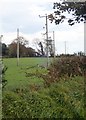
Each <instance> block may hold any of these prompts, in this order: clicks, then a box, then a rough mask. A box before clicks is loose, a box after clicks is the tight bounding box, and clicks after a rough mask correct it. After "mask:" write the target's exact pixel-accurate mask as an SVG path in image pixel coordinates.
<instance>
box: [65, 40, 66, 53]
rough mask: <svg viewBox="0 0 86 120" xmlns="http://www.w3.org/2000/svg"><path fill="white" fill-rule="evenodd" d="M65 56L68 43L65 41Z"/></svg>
mask: <svg viewBox="0 0 86 120" xmlns="http://www.w3.org/2000/svg"><path fill="white" fill-rule="evenodd" d="M65 55H66V41H65Z"/></svg>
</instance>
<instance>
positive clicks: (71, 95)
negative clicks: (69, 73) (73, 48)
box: [2, 58, 84, 120]
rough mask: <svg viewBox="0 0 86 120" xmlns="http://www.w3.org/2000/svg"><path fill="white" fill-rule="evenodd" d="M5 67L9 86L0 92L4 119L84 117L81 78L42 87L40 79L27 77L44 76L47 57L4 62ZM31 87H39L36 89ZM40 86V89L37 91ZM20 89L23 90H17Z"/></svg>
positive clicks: (82, 80)
mask: <svg viewBox="0 0 86 120" xmlns="http://www.w3.org/2000/svg"><path fill="white" fill-rule="evenodd" d="M3 62H4V64H5V65H6V66H7V67H8V69H7V71H6V74H5V78H6V79H7V81H8V83H7V85H6V86H5V89H4V91H3V111H2V113H3V117H14V118H17V117H19V118H22V117H26V119H27V117H31V118H37V117H38V118H52V119H53V118H60V119H61V118H67V119H68V118H69V119H70V118H73V120H75V119H78V120H79V119H80V118H84V78H83V77H80V76H76V77H73V78H69V79H67V80H64V79H62V78H61V80H59V81H58V82H55V83H52V84H51V85H50V86H49V87H46V88H45V87H44V86H43V82H44V80H43V79H42V78H38V77H36V76H29V77H26V74H25V72H28V73H47V69H46V68H41V67H38V64H39V65H41V66H42V65H43V66H46V62H47V59H46V58H20V62H19V66H17V60H16V59H15V58H7V59H4V60H3ZM31 85H32V86H31ZM34 85H39V86H38V87H39V89H38V90H35V89H34V87H35V86H34ZM40 86H41V88H40ZM16 88H22V89H16Z"/></svg>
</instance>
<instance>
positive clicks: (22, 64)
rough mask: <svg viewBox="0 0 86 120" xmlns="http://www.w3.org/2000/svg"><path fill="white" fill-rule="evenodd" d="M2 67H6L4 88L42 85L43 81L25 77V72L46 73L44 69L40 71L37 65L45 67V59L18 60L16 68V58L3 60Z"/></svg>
mask: <svg viewBox="0 0 86 120" xmlns="http://www.w3.org/2000/svg"><path fill="white" fill-rule="evenodd" d="M3 62H4V65H6V66H7V67H8V69H7V71H6V74H5V79H6V80H7V85H6V88H9V89H10V88H14V87H25V86H28V85H29V84H36V83H37V84H42V83H43V79H41V78H39V79H38V78H37V77H34V76H33V77H29V78H28V77H26V73H25V72H30V73H36V72H41V73H43V72H46V68H43V69H41V68H40V67H38V65H41V66H45V67H46V62H47V59H46V58H20V60H19V66H17V59H16V58H5V59H3Z"/></svg>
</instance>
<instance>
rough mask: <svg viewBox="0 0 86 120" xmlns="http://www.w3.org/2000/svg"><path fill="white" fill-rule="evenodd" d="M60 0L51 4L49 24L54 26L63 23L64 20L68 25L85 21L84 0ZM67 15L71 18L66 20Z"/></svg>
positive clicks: (85, 8)
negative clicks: (51, 10)
mask: <svg viewBox="0 0 86 120" xmlns="http://www.w3.org/2000/svg"><path fill="white" fill-rule="evenodd" d="M69 1H70V0H61V1H60V2H56V3H54V4H53V9H54V13H53V14H50V15H49V16H48V18H49V20H50V21H51V22H53V21H55V24H56V25H57V24H59V23H62V22H64V20H65V19H66V20H67V21H68V24H69V25H74V24H75V23H80V22H85V21H86V1H85V0H82V1H80V0H78V1H79V2H77V1H76V0H75V1H74V0H72V1H70V2H69ZM67 13H68V14H71V16H70V17H69V18H68V16H67Z"/></svg>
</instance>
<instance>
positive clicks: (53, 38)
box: [53, 31, 55, 60]
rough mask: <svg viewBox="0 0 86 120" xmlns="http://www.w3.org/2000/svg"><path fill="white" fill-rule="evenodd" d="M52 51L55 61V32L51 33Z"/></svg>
mask: <svg viewBox="0 0 86 120" xmlns="http://www.w3.org/2000/svg"><path fill="white" fill-rule="evenodd" d="M53 49H54V60H55V32H54V31H53Z"/></svg>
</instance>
